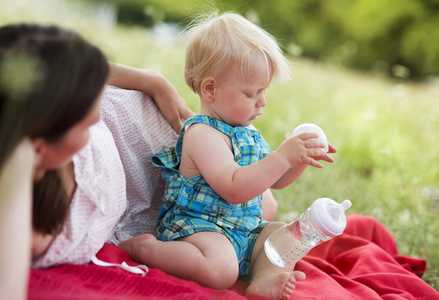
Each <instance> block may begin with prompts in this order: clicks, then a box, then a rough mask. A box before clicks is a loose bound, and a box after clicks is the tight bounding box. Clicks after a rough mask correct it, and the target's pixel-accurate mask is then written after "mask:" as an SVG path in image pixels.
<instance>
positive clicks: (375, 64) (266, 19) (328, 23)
mask: <svg viewBox="0 0 439 300" xmlns="http://www.w3.org/2000/svg"><path fill="white" fill-rule="evenodd" d="M105 1H110V2H112V3H115V4H116V5H118V6H119V12H120V13H119V21H120V22H125V23H131V24H132V23H137V24H142V25H146V26H152V25H153V24H155V23H156V22H158V21H162V20H163V21H165V22H177V23H180V24H182V25H186V24H187V23H189V22H190V21H191V20H192V19H193V17H194V16H196V15H197V14H199V13H202V12H208V11H211V7H212V6H215V7H216V8H217V9H218V10H220V11H230V10H232V11H236V12H238V13H241V14H243V15H244V16H247V17H248V18H249V19H251V20H252V21H253V22H259V24H258V25H260V26H261V27H263V28H264V29H266V30H267V31H268V32H270V33H271V34H273V35H274V36H275V37H277V38H278V39H279V40H280V42H281V43H282V44H283V45H284V46H285V49H286V50H287V51H288V50H289V51H290V52H291V54H293V55H294V54H296V55H297V54H303V55H305V56H308V57H312V58H315V59H319V60H323V61H327V62H330V63H333V64H340V65H344V66H348V67H354V68H359V69H364V70H373V69H375V70H377V69H379V70H381V71H382V72H387V73H389V74H391V75H393V76H399V77H408V76H410V77H411V78H414V79H415V78H422V77H426V76H430V75H434V76H438V75H439V43H438V41H439V0H422V1H421V0H326V1H321V0H307V1H290V0H273V1H266V0H221V1H220V0H210V2H208V3H207V4H206V3H202V2H201V1H200V0H180V1H174V0H105ZM298 49H299V50H298ZM394 70H397V71H394Z"/></svg>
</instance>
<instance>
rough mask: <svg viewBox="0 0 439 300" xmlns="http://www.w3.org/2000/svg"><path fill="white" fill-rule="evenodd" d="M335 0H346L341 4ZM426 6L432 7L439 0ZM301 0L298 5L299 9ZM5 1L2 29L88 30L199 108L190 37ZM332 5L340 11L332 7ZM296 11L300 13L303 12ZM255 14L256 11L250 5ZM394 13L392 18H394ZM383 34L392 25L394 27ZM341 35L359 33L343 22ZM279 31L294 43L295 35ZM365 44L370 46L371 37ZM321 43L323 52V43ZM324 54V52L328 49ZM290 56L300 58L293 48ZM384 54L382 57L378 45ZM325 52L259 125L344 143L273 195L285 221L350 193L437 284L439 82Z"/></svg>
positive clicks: (90, 6) (52, 5)
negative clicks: (188, 78) (190, 70)
mask: <svg viewBox="0 0 439 300" xmlns="http://www.w3.org/2000/svg"><path fill="white" fill-rule="evenodd" d="M138 1H140V0H138ZM186 2H187V3H189V2H192V1H179V2H178V3H177V1H174V2H171V1H167V0H162V1H158V0H157V3H162V5H164V6H165V5H168V7H171V5H172V3H173V4H174V9H173V10H172V12H173V14H175V15H177V16H176V17H175V18H176V19H175V20H176V21H178V20H182V19H183V20H184V21H185V22H188V21H190V19H191V16H192V15H191V14H192V13H191V9H190V7H189V4H185V5H186V8H185V9H183V8H178V7H175V6H178V5H180V4H181V3H186ZM262 2H263V1H261V2H260V3H259V2H258V1H248V2H246V4H245V5H248V6H249V7H251V4H253V3H254V5H255V7H256V6H257V5H262V4H261V3H262ZM281 2H282V3H283V1H272V2H268V1H267V3H270V7H267V8H266V10H267V11H272V12H274V11H284V10H285V11H286V9H281V7H278V5H287V6H288V5H293V4H291V3H284V4H282V3H281ZM285 2H287V1H285ZM295 2H297V3H299V2H300V3H302V4H301V5H302V6H303V7H302V8H297V9H299V11H300V10H301V9H302V10H307V9H311V6H310V7H308V6H307V5H308V4H307V5H305V4H303V3H308V2H309V3H317V2H318V1H312V0H310V1H295ZM327 2H331V3H335V2H340V3H342V1H335V0H328V1H327ZM345 2H346V3H348V4H346V3H345V5H349V6H352V7H351V9H352V14H351V17H352V18H354V15H356V14H360V15H361V14H365V13H366V11H365V10H363V11H361V12H358V11H356V10H354V6H353V3H357V4H356V5H360V4H359V3H364V1H359V0H352V1H345ZM378 2H380V3H377V1H370V3H371V6H373V5H377V7H381V5H382V2H384V3H387V4H388V5H390V3H393V2H392V1H378ZM405 2H410V3H412V2H414V1H402V0H401V2H398V3H405ZM424 2H425V3H430V4H432V5H433V4H434V3H436V2H434V1H424ZM424 2H422V3H424ZM142 3H143V2H142ZM151 3H152V2H151ZM225 3H227V2H226V1H225ZM236 3H239V2H236ZM297 3H296V4H294V5H299V4H297ZM319 3H320V2H319ZM325 3H326V2H325ZM181 5H183V4H181ZM401 5H402V4H401ZM183 6H184V5H183ZM183 6H182V7H183ZM224 6H226V4H225V5H224ZM394 6H395V7H394V8H395V9H396V10H399V9H400V8H399V7H398V6H400V4H395V3H394ZM0 7H1V8H2V9H1V10H0V25H4V24H7V23H11V22H22V21H26V22H30V21H32V22H39V23H54V24H58V25H61V26H64V27H67V28H70V29H73V30H75V31H77V32H80V33H81V34H82V35H83V36H84V37H86V38H87V39H89V40H91V41H93V42H94V43H95V44H97V45H98V46H100V47H101V48H102V49H103V50H104V51H105V53H106V54H107V56H108V58H109V59H110V60H112V61H116V62H118V63H123V64H127V65H130V66H134V67H138V68H151V69H155V70H157V71H159V72H161V73H162V74H164V75H165V76H166V77H167V78H168V79H169V80H170V81H171V82H172V83H173V84H174V86H175V87H176V89H177V91H178V92H179V93H180V94H181V95H182V96H183V97H184V98H185V100H186V101H187V103H188V105H189V106H190V107H191V108H192V109H193V110H194V111H197V110H198V107H199V104H198V102H199V100H198V99H197V97H196V96H195V95H194V94H193V93H192V92H191V91H190V90H189V88H188V87H187V86H186V85H185V83H184V78H183V73H182V70H183V64H184V48H183V46H182V43H181V41H180V40H179V39H178V38H177V39H175V40H163V39H162V38H161V36H159V35H158V34H157V28H159V27H160V26H156V27H154V28H152V29H151V30H148V29H146V28H145V27H143V26H139V25H138V23H137V22H135V23H134V25H133V24H130V25H127V24H126V23H122V24H117V23H115V20H116V18H117V15H118V12H117V9H115V8H114V7H113V6H111V5H108V3H100V2H76V1H73V0H71V1H67V0H45V1H34V0H16V1H13V2H12V1H7V0H0ZM241 7H244V4H242V6H241ZM305 7H308V8H306V9H305ZM323 7H326V4H323V1H322V2H321V3H320V4H318V5H317V4H316V6H314V7H313V9H317V8H318V11H320V10H322V9H323ZM377 7H375V9H373V8H369V11H373V10H378V8H377ZM389 7H390V6H389ZM223 8H224V7H223ZM233 8H235V10H237V9H238V8H240V7H238V6H237V4H235V5H234V7H233ZM325 9H328V10H336V9H335V8H334V7H330V8H325ZM340 9H341V8H340ZM154 10H155V12H154ZM145 12H146V14H147V15H148V14H153V15H154V16H155V18H156V20H153V22H152V23H151V24H153V23H155V24H160V22H159V20H165V19H167V18H169V19H170V20H171V19H172V18H174V17H172V18H171V16H165V13H164V10H161V9H159V8H154V7H153V8H151V7H150V6H146V7H145V9H144V10H143V9H142V14H143V15H144V14H145ZM339 13H341V12H339ZM267 14H270V13H268V12H267ZM272 14H274V13H272ZM290 14H295V15H297V16H298V15H300V14H299V13H298V12H290ZM387 14H391V15H392V14H393V12H390V9H389V10H387ZM247 15H248V16H251V14H250V13H248V10H247ZM182 16H184V17H183V18H182ZM177 17H178V18H177ZM320 17H321V16H320V15H319V14H317V15H315V16H312V17H305V15H303V16H302V19H314V20H309V21H310V23H308V24H307V26H303V25H301V22H299V20H297V18H298V17H296V19H295V21H294V22H297V24H299V25H300V29H299V31H301V30H310V31H311V28H309V27H313V26H316V27H317V29H316V30H315V32H316V33H315V34H318V32H319V30H320V29H318V28H320V27H319V26H320V25H318V24H315V25H310V24H312V23H313V22H315V23H318V21H317V19H319V18H320ZM382 18H383V20H382V22H384V23H385V24H390V23H392V22H391V20H385V19H386V18H385V17H384V16H382ZM389 18H390V19H393V17H392V16H389ZM172 20H174V19H172ZM260 22H261V24H262V25H261V26H263V27H264V28H266V29H268V28H271V26H274V25H273V24H274V23H276V22H274V21H267V23H263V21H262V16H260ZM290 22H293V21H292V20H290ZM371 23H373V22H371ZM372 25H373V24H372ZM372 25H370V26H372ZM285 27H288V28H289V26H285ZM323 27H324V26H323ZM378 27H379V26H378V25H377V29H376V30H377V31H379V30H378ZM395 28H396V27H395ZM291 30H292V29H291ZM321 30H329V28H323V29H321ZM340 30H341V29H340ZM383 30H384V31H386V30H388V27H385V29H383ZM395 30H396V29H395ZM343 31H354V30H352V28H344V29H343ZM159 32H161V31H159ZM271 32H280V29H271ZM323 32H326V31H323ZM331 32H332V31H331ZM331 34H332V35H333V36H332V38H333V40H334V42H333V43H334V47H335V48H337V47H343V45H344V44H343V43H341V44H337V43H336V42H335V41H336V40H342V39H341V37H338V36H337V35H336V32H332V33H331ZM363 34H366V32H364V33H363ZM419 34H421V35H422V34H424V32H422V31H421V32H420V33H419ZM321 35H326V34H321ZM414 35H415V36H416V34H414ZM276 36H277V37H278V38H280V39H282V40H285V41H286V40H287V34H285V35H283V34H276ZM307 36H308V38H306V39H311V38H309V36H312V35H307ZM296 39H299V38H298V37H296ZM304 39H305V38H304ZM319 39H320V38H318V37H316V38H315V40H319ZM311 40H312V39H311ZM436 41H437V39H436ZM360 42H361V43H365V44H367V43H366V42H365V41H359V43H360ZM337 45H338V46H337ZM290 48H291V45H290ZM292 48H293V50H294V47H292ZM299 48H300V47H299ZM348 48H349V47H348ZM315 49H316V50H315V51H316V55H317V54H318V50H317V49H318V48H315ZM320 50H321V51H322V53H323V52H324V51H325V47H323V48H322V49H320ZM296 51H297V50H296ZM306 51H308V50H306ZM328 51H329V50H328ZM426 51H427V50H426ZM290 52H291V53H292V54H293V52H294V51H290ZM304 52H305V50H304ZM377 53H378V54H377V55H384V54H380V53H379V51H377ZM436 53H437V51H436ZM296 54H297V53H296ZM326 57H330V55H326V56H323V54H322V55H320V56H318V60H317V62H316V61H314V60H309V59H307V58H306V57H297V56H293V55H292V56H290V58H291V60H292V62H293V63H294V66H293V73H294V76H293V79H292V81H290V82H288V83H287V84H283V85H279V84H274V85H272V87H271V88H270V89H269V90H268V92H267V99H268V105H267V106H266V108H265V109H264V114H263V115H262V116H261V117H259V118H258V119H257V120H256V122H255V126H256V127H257V128H258V129H259V130H260V131H261V132H262V134H263V136H264V137H265V139H266V140H267V142H268V143H269V144H270V146H271V147H272V148H273V149H275V148H277V146H278V145H279V144H280V141H281V140H282V137H283V135H284V134H285V132H287V131H290V132H291V131H292V130H293V129H294V128H295V127H296V126H297V125H299V124H301V123H304V122H311V123H316V124H318V125H319V126H320V127H321V128H323V130H324V131H325V133H326V135H327V137H328V139H329V141H330V142H331V143H332V144H333V145H334V146H335V147H336V148H337V149H338V153H337V154H334V155H332V156H333V157H334V159H335V163H333V164H327V163H325V167H324V168H323V169H321V170H320V169H319V170H318V169H313V168H309V169H308V170H307V171H306V172H305V173H304V175H303V176H301V178H300V179H299V180H298V181H297V182H296V183H294V184H292V185H291V186H289V187H288V188H285V189H283V190H275V191H274V194H275V196H276V198H277V200H278V203H279V212H278V219H280V220H283V221H287V222H289V221H292V220H293V219H294V218H295V217H296V216H297V215H298V214H299V213H301V212H302V211H304V210H305V209H306V208H307V207H308V206H309V205H310V204H311V203H312V202H313V201H314V200H315V199H316V198H319V197H324V196H327V197H330V198H333V199H335V200H336V201H339V202H340V201H342V200H343V199H346V198H347V199H350V200H351V201H352V202H353V206H352V208H351V209H349V213H361V214H366V215H371V216H374V217H376V218H377V219H379V220H380V221H381V222H382V223H383V224H384V225H385V226H386V227H387V228H389V230H390V231H391V232H392V234H393V235H394V236H395V239H396V241H397V242H398V247H399V250H400V252H401V253H402V254H405V255H411V256H419V257H423V258H426V259H427V261H428V269H427V272H426V274H425V275H424V277H423V278H424V280H426V281H427V282H428V283H429V284H430V285H432V286H433V287H434V288H435V289H437V290H439V251H438V250H437V249H439V240H438V238H437V232H439V222H438V213H439V150H438V136H439V134H438V132H439V119H438V115H439V105H438V99H439V83H438V82H437V81H434V80H430V81H428V82H426V81H424V82H412V81H408V80H407V79H404V78H405V77H404V76H402V77H396V78H388V77H386V76H384V74H383V73H382V72H378V73H377V72H376V71H370V72H367V73H365V72H359V71H353V70H349V69H345V68H344V67H342V64H340V63H334V61H333V60H331V59H326ZM420 57H426V55H422V56H420ZM425 64H427V63H425ZM437 65H438V64H437V63H436V66H437ZM432 67H433V66H432Z"/></svg>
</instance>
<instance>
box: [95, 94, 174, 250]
mask: <svg viewBox="0 0 439 300" xmlns="http://www.w3.org/2000/svg"><path fill="white" fill-rule="evenodd" d="M101 118H102V119H103V120H104V122H105V123H106V124H107V126H108V128H109V129H110V131H111V132H112V133H113V136H114V141H115V143H116V146H117V149H118V150H119V155H120V158H121V160H122V164H123V166H124V169H125V174H126V178H127V180H126V181H127V200H128V203H129V204H128V207H127V211H126V212H125V214H124V215H123V217H122V218H121V221H120V222H119V224H118V225H117V227H116V228H115V230H114V232H113V235H112V236H111V238H110V239H109V242H111V243H114V244H118V243H119V242H121V241H124V240H126V239H129V238H131V237H135V236H138V235H140V234H144V233H152V232H153V231H154V230H155V228H156V226H157V217H158V213H159V210H160V207H161V205H162V198H163V194H164V182H163V180H162V179H161V175H160V169H159V168H156V167H154V166H153V165H152V163H151V157H152V155H153V154H154V153H156V152H158V151H160V150H162V149H164V148H168V147H170V146H172V145H175V143H176V141H177V134H176V132H175V131H174V130H173V128H172V127H171V125H170V124H169V123H168V122H167V121H166V120H165V119H164V117H163V115H162V114H161V113H160V110H159V109H158V107H157V105H156V104H155V102H154V101H153V100H152V99H151V97H149V96H147V95H145V94H143V93H141V92H137V91H131V90H124V89H119V88H116V87H113V86H108V87H107V89H106V91H105V94H104V97H103V100H102V114H101Z"/></svg>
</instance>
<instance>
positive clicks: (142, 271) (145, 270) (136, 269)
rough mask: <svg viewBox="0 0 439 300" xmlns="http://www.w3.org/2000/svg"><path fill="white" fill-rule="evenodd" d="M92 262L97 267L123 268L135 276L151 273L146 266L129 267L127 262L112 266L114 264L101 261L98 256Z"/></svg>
mask: <svg viewBox="0 0 439 300" xmlns="http://www.w3.org/2000/svg"><path fill="white" fill-rule="evenodd" d="M91 261H92V262H93V263H94V264H95V265H97V266H101V267H118V268H121V269H123V270H125V271H127V272H130V273H133V274H139V275H142V276H145V275H146V274H147V273H148V272H149V269H148V267H147V266H145V265H137V266H129V265H128V264H127V263H126V262H122V263H121V264H112V263H108V262H106V261H102V260H100V259H99V258H97V257H96V255H95V256H93V257H92V258H91Z"/></svg>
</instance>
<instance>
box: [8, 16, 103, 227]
mask: <svg viewBox="0 0 439 300" xmlns="http://www.w3.org/2000/svg"><path fill="white" fill-rule="evenodd" d="M107 75H108V64H107V60H106V58H105V56H104V54H103V53H102V52H101V51H100V50H99V49H98V48H97V47H95V46H93V45H92V44H90V43H88V42H87V41H85V40H84V39H83V38H82V37H81V36H79V35H78V34H76V33H74V32H71V31H68V30H65V29H62V28H59V27H56V26H43V25H37V24H14V25H8V26H4V27H1V28H0V170H1V169H2V168H3V166H4V164H5V162H6V161H7V159H8V157H9V156H10V155H11V153H12V151H13V150H14V149H15V147H16V146H17V145H18V143H19V142H20V140H22V139H23V138H24V137H29V138H31V139H32V138H37V137H38V138H44V139H45V140H47V141H48V142H51V143H53V142H56V141H57V140H58V139H59V138H61V137H62V136H63V134H65V133H66V132H67V131H68V130H69V129H70V128H71V127H72V126H73V125H75V124H76V123H78V122H79V121H81V120H82V119H83V118H84V117H85V116H86V115H87V114H88V112H89V111H90V109H91V108H92V106H93V104H94V103H95V100H96V99H97V97H98V95H99V92H100V91H101V90H102V88H103V86H104V84H105V80H106V78H107ZM69 206H70V195H67V192H66V189H65V187H64V185H63V182H62V179H61V176H60V174H59V171H57V170H52V171H47V172H46V173H45V175H44V177H43V179H41V180H40V181H39V182H37V183H35V184H34V197H33V226H34V229H35V230H37V231H39V232H41V233H44V234H57V233H59V232H60V230H61V229H62V226H63V224H64V222H65V219H66V217H67V214H68V210H69Z"/></svg>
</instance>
